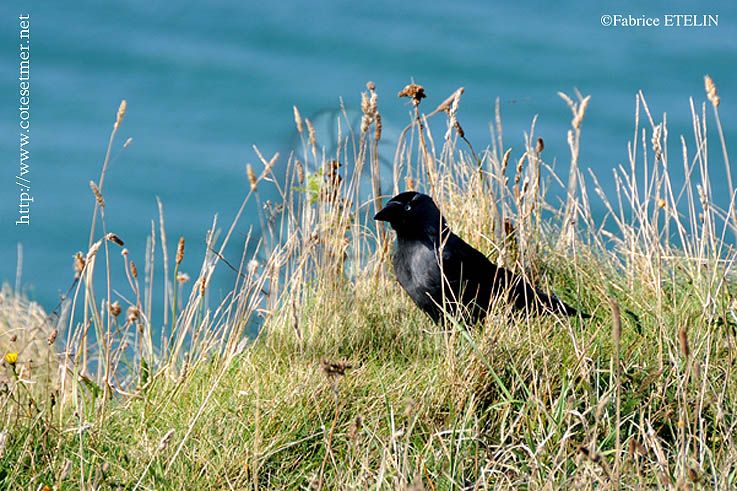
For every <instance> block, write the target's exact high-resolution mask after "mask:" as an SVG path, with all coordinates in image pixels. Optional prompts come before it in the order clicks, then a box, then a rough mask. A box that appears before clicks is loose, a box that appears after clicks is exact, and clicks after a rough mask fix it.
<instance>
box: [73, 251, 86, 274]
mask: <svg viewBox="0 0 737 491" xmlns="http://www.w3.org/2000/svg"><path fill="white" fill-rule="evenodd" d="M85 264H86V261H85V258H84V255H83V254H82V252H81V251H78V252H77V253H76V254H74V277H75V278H79V277H80V276H81V275H82V271H83V270H84V266H85Z"/></svg>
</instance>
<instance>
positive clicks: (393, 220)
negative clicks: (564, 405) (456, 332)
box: [374, 191, 589, 323]
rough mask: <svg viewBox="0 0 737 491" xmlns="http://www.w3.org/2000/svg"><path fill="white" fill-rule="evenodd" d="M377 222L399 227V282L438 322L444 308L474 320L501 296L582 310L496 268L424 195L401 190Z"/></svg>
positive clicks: (524, 306)
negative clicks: (451, 226)
mask: <svg viewBox="0 0 737 491" xmlns="http://www.w3.org/2000/svg"><path fill="white" fill-rule="evenodd" d="M374 220H379V221H384V222H389V224H390V225H391V226H392V228H393V229H394V230H395V231H396V233H397V247H396V250H395V252H394V256H393V263H394V271H395V273H396V275H397V279H398V280H399V284H400V285H402V287H403V288H404V290H405V291H406V292H407V293H408V294H409V296H410V297H412V300H414V302H415V304H417V306H418V307H419V308H420V309H422V311H423V312H425V313H426V314H427V315H429V316H430V317H431V318H432V320H433V321H435V322H436V323H437V322H440V320H441V319H442V317H443V306H444V308H445V310H446V311H447V312H448V313H450V314H451V315H457V314H458V313H460V314H461V315H465V316H466V317H465V318H466V319H468V320H470V321H471V322H473V323H476V322H478V321H480V320H482V319H484V318H485V317H486V315H487V311H488V309H489V306H490V305H491V304H492V303H493V302H494V300H495V299H496V298H498V297H500V296H505V297H506V298H505V300H506V301H508V302H509V303H511V304H512V305H513V306H514V307H515V308H516V309H518V310H526V311H529V312H534V313H541V312H546V313H555V314H561V315H567V316H575V315H578V314H579V312H578V311H577V310H576V309H574V308H573V307H571V306H569V305H567V304H565V303H564V302H563V301H561V300H559V299H558V298H557V297H555V296H549V295H546V294H545V293H543V292H542V291H540V290H538V289H537V288H535V287H534V286H533V285H531V284H530V283H529V282H528V281H526V280H525V279H524V278H523V277H522V276H519V275H517V274H514V273H512V272H511V271H509V270H507V269H504V268H502V267H499V266H496V265H495V264H493V263H492V262H491V261H489V260H488V259H487V258H486V256H484V255H483V254H482V253H481V252H479V251H477V250H476V249H474V248H473V247H471V246H470V245H468V244H467V243H466V242H464V241H463V240H462V239H461V238H460V237H458V236H457V235H456V234H454V233H453V232H451V231H450V229H449V228H448V225H447V224H446V222H445V219H444V218H443V216H442V215H441V213H440V210H439V209H438V207H437V206H436V205H435V202H434V201H433V200H432V198H431V197H430V196H428V195H426V194H421V193H417V192H414V191H407V192H404V193H401V194H398V195H396V196H395V197H393V198H392V199H391V200H389V202H388V203H387V204H386V206H385V207H384V208H383V209H382V210H380V211H379V212H378V213H377V214H376V216H374ZM441 268H442V273H441ZM443 277H444V280H445V281H443ZM443 299H445V302H444V301H443ZM459 306H461V309H460V312H459ZM580 315H581V316H582V317H589V316H588V315H586V314H583V313H582V314H580Z"/></svg>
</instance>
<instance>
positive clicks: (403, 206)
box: [374, 191, 445, 235]
mask: <svg viewBox="0 0 737 491" xmlns="http://www.w3.org/2000/svg"><path fill="white" fill-rule="evenodd" d="M374 220H378V221H382V222H389V224H390V225H391V226H392V228H393V229H394V230H396V232H397V234H400V235H401V234H405V235H410V234H411V235H415V234H419V233H430V234H434V233H437V232H438V231H439V230H440V228H441V225H444V224H445V221H444V220H443V217H442V215H441V214H440V210H439V209H438V207H437V206H436V205H435V202H434V201H433V200H432V198H431V197H430V196H428V195H426V194H422V193H417V192H415V191H406V192H404V193H400V194H398V195H396V196H394V197H393V198H392V199H390V200H389V202H388V203H387V204H386V206H384V208H382V209H381V210H380V211H379V212H378V213H377V214H376V215H375V216H374Z"/></svg>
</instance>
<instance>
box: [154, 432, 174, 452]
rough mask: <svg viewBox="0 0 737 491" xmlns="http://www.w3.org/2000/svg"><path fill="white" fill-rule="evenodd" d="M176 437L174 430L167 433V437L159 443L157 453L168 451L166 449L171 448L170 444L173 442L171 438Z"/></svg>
mask: <svg viewBox="0 0 737 491" xmlns="http://www.w3.org/2000/svg"><path fill="white" fill-rule="evenodd" d="M173 436H174V429H171V430H169V431H167V432H166V435H164V437H163V438H162V439H161V441H160V442H159V447H158V448H157V449H156V451H157V452H163V451H164V450H166V447H167V446H169V442H171V437H173Z"/></svg>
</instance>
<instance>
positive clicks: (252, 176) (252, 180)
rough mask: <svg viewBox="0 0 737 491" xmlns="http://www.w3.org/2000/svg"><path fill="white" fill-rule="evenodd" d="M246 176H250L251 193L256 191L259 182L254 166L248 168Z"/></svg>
mask: <svg viewBox="0 0 737 491" xmlns="http://www.w3.org/2000/svg"><path fill="white" fill-rule="evenodd" d="M246 174H247V175H248V183H249V184H250V185H251V191H256V184H257V183H258V181H257V180H256V173H255V172H254V171H253V166H252V165H251V164H248V165H247V166H246Z"/></svg>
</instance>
